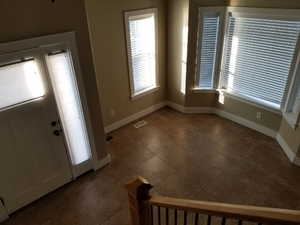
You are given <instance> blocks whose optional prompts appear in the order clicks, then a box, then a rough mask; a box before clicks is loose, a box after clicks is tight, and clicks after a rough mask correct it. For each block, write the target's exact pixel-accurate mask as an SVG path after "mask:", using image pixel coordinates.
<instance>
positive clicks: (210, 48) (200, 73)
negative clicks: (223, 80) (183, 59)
mask: <svg viewBox="0 0 300 225" xmlns="http://www.w3.org/2000/svg"><path fill="white" fill-rule="evenodd" d="M223 10H224V9H223V8H216V7H208V8H200V9H199V26H198V27H199V28H198V48H197V66H196V80H195V85H194V86H195V87H194V88H195V89H215V88H216V85H217V84H216V82H215V81H216V78H217V74H216V73H217V71H216V65H217V64H216V58H217V53H218V51H217V50H218V46H219V44H220V43H219V41H218V40H219V39H220V24H221V19H222V17H223Z"/></svg>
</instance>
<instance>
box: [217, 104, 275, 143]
mask: <svg viewBox="0 0 300 225" xmlns="http://www.w3.org/2000/svg"><path fill="white" fill-rule="evenodd" d="M215 114H216V115H218V116H221V117H224V118H226V119H229V120H232V121H234V122H236V123H238V124H241V125H243V126H245V127H248V128H250V129H253V130H256V131H258V132H260V133H263V134H265V135H267V136H269V137H272V138H276V135H277V132H276V131H274V130H272V129H270V128H268V127H265V126H262V125H260V124H257V123H255V122H253V121H250V120H247V119H244V118H242V117H240V116H236V115H234V114H232V113H229V112H225V111H223V110H219V109H215Z"/></svg>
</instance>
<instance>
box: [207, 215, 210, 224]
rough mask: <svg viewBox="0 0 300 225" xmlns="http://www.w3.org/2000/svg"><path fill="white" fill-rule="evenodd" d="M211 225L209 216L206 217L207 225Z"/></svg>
mask: <svg viewBox="0 0 300 225" xmlns="http://www.w3.org/2000/svg"><path fill="white" fill-rule="evenodd" d="M210 224H211V216H208V217H207V225H210Z"/></svg>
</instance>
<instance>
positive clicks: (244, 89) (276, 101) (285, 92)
mask: <svg viewBox="0 0 300 225" xmlns="http://www.w3.org/2000/svg"><path fill="white" fill-rule="evenodd" d="M212 8H213V7H210V8H209V10H207V11H205V10H206V8H200V10H199V13H200V14H201V13H202V17H200V18H199V24H200V25H199V27H200V28H201V32H199V35H198V48H197V72H196V79H195V85H194V86H196V87H198V88H200V89H205V88H210V89H213V88H214V87H216V86H217V88H218V89H219V90H220V91H221V92H223V93H225V94H228V96H233V97H237V98H239V99H241V100H244V101H248V102H251V103H254V104H257V105H260V106H262V107H265V108H269V109H270V110H275V111H286V110H289V111H290V112H295V111H297V112H298V111H300V110H299V105H300V103H299V96H300V94H299V93H300V90H299V89H300V88H299V85H295V84H293V85H291V80H293V77H294V76H298V75H297V74H296V73H295V72H294V71H295V68H296V67H297V63H296V58H297V55H298V45H299V44H298V41H299V34H300V16H298V15H299V11H297V10H279V9H255V8H236V7H228V8H227V10H226V19H223V18H222V17H220V16H218V13H219V9H218V8H216V10H215V14H213V13H212V11H213V9H212ZM204 12H206V13H207V15H206V14H205V13H204ZM218 20H221V22H222V20H224V21H225V23H224V34H222V32H220V30H222V27H221V25H220V24H222V23H221V22H218ZM218 35H221V36H222V37H221V38H218ZM219 45H223V48H222V50H220V49H221V48H219V47H218V46H219ZM218 52H219V53H220V54H221V55H222V57H221V58H220V60H219V59H218V57H217V54H218ZM218 65H220V72H218V71H217V67H218ZM216 71H217V72H216ZM214 76H215V77H214ZM216 81H218V85H216ZM295 82H296V84H298V83H299V82H300V80H299V79H298V81H295ZM290 98H293V101H291V100H290ZM287 102H289V107H288V108H287V107H286V104H287ZM298 103H299V104H298ZM298 114H299V112H298Z"/></svg>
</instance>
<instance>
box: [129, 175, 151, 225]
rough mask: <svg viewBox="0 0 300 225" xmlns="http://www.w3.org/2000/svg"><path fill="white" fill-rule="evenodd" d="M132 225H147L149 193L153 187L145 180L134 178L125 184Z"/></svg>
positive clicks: (148, 219)
mask: <svg viewBox="0 0 300 225" xmlns="http://www.w3.org/2000/svg"><path fill="white" fill-rule="evenodd" d="M125 187H126V189H127V191H128V198H129V210H130V214H131V221H132V225H149V221H150V218H149V205H148V204H147V200H149V199H150V198H151V196H150V194H149V191H150V189H151V188H152V187H153V186H152V185H151V184H150V183H149V182H148V181H147V180H146V179H145V178H143V177H136V178H134V179H133V180H131V181H130V182H128V183H127V184H126V186H125Z"/></svg>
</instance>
